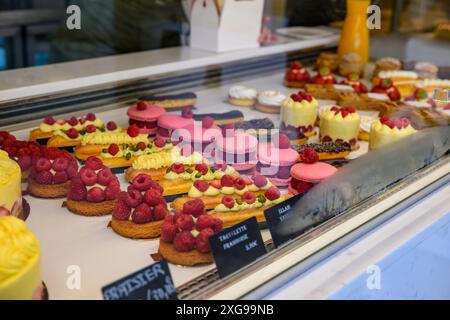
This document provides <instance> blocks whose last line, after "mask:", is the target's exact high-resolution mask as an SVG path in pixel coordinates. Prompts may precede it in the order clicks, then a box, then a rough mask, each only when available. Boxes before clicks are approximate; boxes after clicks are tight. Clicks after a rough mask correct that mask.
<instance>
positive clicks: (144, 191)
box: [111, 174, 169, 239]
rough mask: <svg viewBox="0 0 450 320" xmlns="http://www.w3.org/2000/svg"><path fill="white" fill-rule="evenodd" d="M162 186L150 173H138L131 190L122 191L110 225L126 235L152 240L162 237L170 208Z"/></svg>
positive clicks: (132, 237)
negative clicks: (162, 229) (148, 174)
mask: <svg viewBox="0 0 450 320" xmlns="http://www.w3.org/2000/svg"><path fill="white" fill-rule="evenodd" d="M163 192H164V190H163V188H162V187H161V186H160V185H159V184H158V183H156V182H155V181H153V180H152V179H151V178H150V177H149V176H147V175H144V174H142V175H139V176H137V177H136V178H135V179H134V180H133V182H132V184H131V185H130V186H129V187H128V190H127V191H126V192H125V191H123V192H121V193H120V195H119V200H118V201H117V203H116V205H115V207H114V211H113V215H112V221H111V228H112V229H113V230H114V231H115V232H116V233H117V234H120V235H121V236H123V237H126V238H131V239H152V238H156V237H159V235H160V234H161V226H162V224H163V222H164V219H165V217H166V216H167V215H168V213H169V211H168V209H167V203H166V201H165V200H164V197H163Z"/></svg>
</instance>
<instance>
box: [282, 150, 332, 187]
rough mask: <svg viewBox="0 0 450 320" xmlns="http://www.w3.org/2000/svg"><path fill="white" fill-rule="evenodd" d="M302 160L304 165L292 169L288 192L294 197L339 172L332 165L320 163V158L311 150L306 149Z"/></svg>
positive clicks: (301, 157) (301, 156) (297, 165)
mask: <svg viewBox="0 0 450 320" xmlns="http://www.w3.org/2000/svg"><path fill="white" fill-rule="evenodd" d="M300 159H301V160H302V163H298V164H296V165H294V166H293V167H292V168H291V177H292V178H291V182H290V183H289V187H288V190H289V192H290V193H291V194H293V195H297V194H301V193H304V192H306V191H308V190H309V189H311V188H312V187H313V186H314V185H315V184H317V183H319V182H321V181H323V180H325V179H327V178H329V177H331V176H332V175H333V174H335V173H336V172H337V169H336V168H335V167H333V166H332V165H329V164H328V163H324V162H318V160H319V156H318V155H317V153H316V152H315V151H314V150H313V149H311V148H305V149H304V150H303V153H302V154H301V155H300Z"/></svg>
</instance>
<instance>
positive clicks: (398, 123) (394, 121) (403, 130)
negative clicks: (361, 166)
mask: <svg viewBox="0 0 450 320" xmlns="http://www.w3.org/2000/svg"><path fill="white" fill-rule="evenodd" d="M416 132H417V131H416V130H415V129H414V128H413V127H412V126H411V123H410V121H409V119H408V118H388V117H381V118H380V119H378V120H377V121H375V122H374V123H373V124H372V127H371V129H370V139H369V148H370V149H371V150H373V149H378V148H381V147H383V146H385V145H387V144H389V143H392V142H394V141H398V140H400V139H403V138H404V137H407V136H409V135H411V134H414V133H416Z"/></svg>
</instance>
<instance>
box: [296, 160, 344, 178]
mask: <svg viewBox="0 0 450 320" xmlns="http://www.w3.org/2000/svg"><path fill="white" fill-rule="evenodd" d="M336 172H337V169H336V168H335V167H333V166H332V165H330V164H328V163H325V162H315V163H298V164H296V165H295V166H293V167H292V168H291V176H292V177H293V178H295V179H297V180H301V181H306V182H310V183H319V182H320V181H322V180H324V179H326V178H329V177H331V176H332V175H333V174H335V173H336Z"/></svg>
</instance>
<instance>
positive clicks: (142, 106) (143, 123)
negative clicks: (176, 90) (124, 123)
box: [127, 101, 166, 136]
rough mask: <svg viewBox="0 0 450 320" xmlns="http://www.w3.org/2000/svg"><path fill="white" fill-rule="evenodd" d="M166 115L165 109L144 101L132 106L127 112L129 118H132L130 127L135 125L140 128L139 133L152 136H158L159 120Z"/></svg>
mask: <svg viewBox="0 0 450 320" xmlns="http://www.w3.org/2000/svg"><path fill="white" fill-rule="evenodd" d="M165 113H166V110H165V109H163V108H161V107H158V106H155V105H151V104H148V103H146V102H144V101H139V102H138V103H136V104H135V105H132V106H130V107H129V108H128V112H127V114H128V117H130V121H129V124H130V126H131V125H133V124H134V125H136V126H137V127H138V128H139V133H144V134H148V135H152V136H154V135H155V134H156V127H157V123H158V118H159V117H160V116H162V115H163V114H165Z"/></svg>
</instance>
